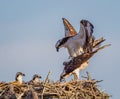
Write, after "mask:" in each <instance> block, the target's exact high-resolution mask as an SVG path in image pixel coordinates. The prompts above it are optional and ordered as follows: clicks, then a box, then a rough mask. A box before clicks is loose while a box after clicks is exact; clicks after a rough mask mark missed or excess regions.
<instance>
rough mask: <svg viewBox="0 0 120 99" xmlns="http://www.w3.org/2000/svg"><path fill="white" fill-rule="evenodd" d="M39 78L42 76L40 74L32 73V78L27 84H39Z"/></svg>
mask: <svg viewBox="0 0 120 99" xmlns="http://www.w3.org/2000/svg"><path fill="white" fill-rule="evenodd" d="M40 78H42V77H41V76H40V75H38V74H35V75H33V78H32V80H31V81H29V82H28V84H33V85H39V84H40Z"/></svg>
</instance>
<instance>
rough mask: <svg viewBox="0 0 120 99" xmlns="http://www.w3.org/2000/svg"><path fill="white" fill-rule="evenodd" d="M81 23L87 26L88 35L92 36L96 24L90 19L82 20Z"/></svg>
mask: <svg viewBox="0 0 120 99" xmlns="http://www.w3.org/2000/svg"><path fill="white" fill-rule="evenodd" d="M81 24H82V25H83V26H84V27H85V29H86V32H87V34H88V37H90V36H92V33H93V29H94V26H93V24H92V23H91V22H89V21H88V20H81Z"/></svg>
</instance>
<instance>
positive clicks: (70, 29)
mask: <svg viewBox="0 0 120 99" xmlns="http://www.w3.org/2000/svg"><path fill="white" fill-rule="evenodd" d="M62 20H63V24H64V28H65V37H69V36H74V35H76V34H77V32H76V30H75V29H74V28H73V26H72V25H71V24H70V22H69V21H68V20H67V19H65V18H62Z"/></svg>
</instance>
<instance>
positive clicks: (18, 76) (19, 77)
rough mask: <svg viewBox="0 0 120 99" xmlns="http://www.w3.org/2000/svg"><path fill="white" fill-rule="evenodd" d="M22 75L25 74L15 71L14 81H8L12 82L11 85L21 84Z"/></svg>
mask: <svg viewBox="0 0 120 99" xmlns="http://www.w3.org/2000/svg"><path fill="white" fill-rule="evenodd" d="M23 76H25V74H24V73H22V72H17V73H16V77H15V81H14V82H10V84H13V85H21V84H23Z"/></svg>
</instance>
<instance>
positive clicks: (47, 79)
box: [41, 71, 50, 99]
mask: <svg viewBox="0 0 120 99" xmlns="http://www.w3.org/2000/svg"><path fill="white" fill-rule="evenodd" d="M49 75H50V71H49V72H48V75H47V77H46V79H45V82H44V86H43V91H42V93H41V99H43V94H44V91H45V85H46V83H47V81H48V79H49Z"/></svg>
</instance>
